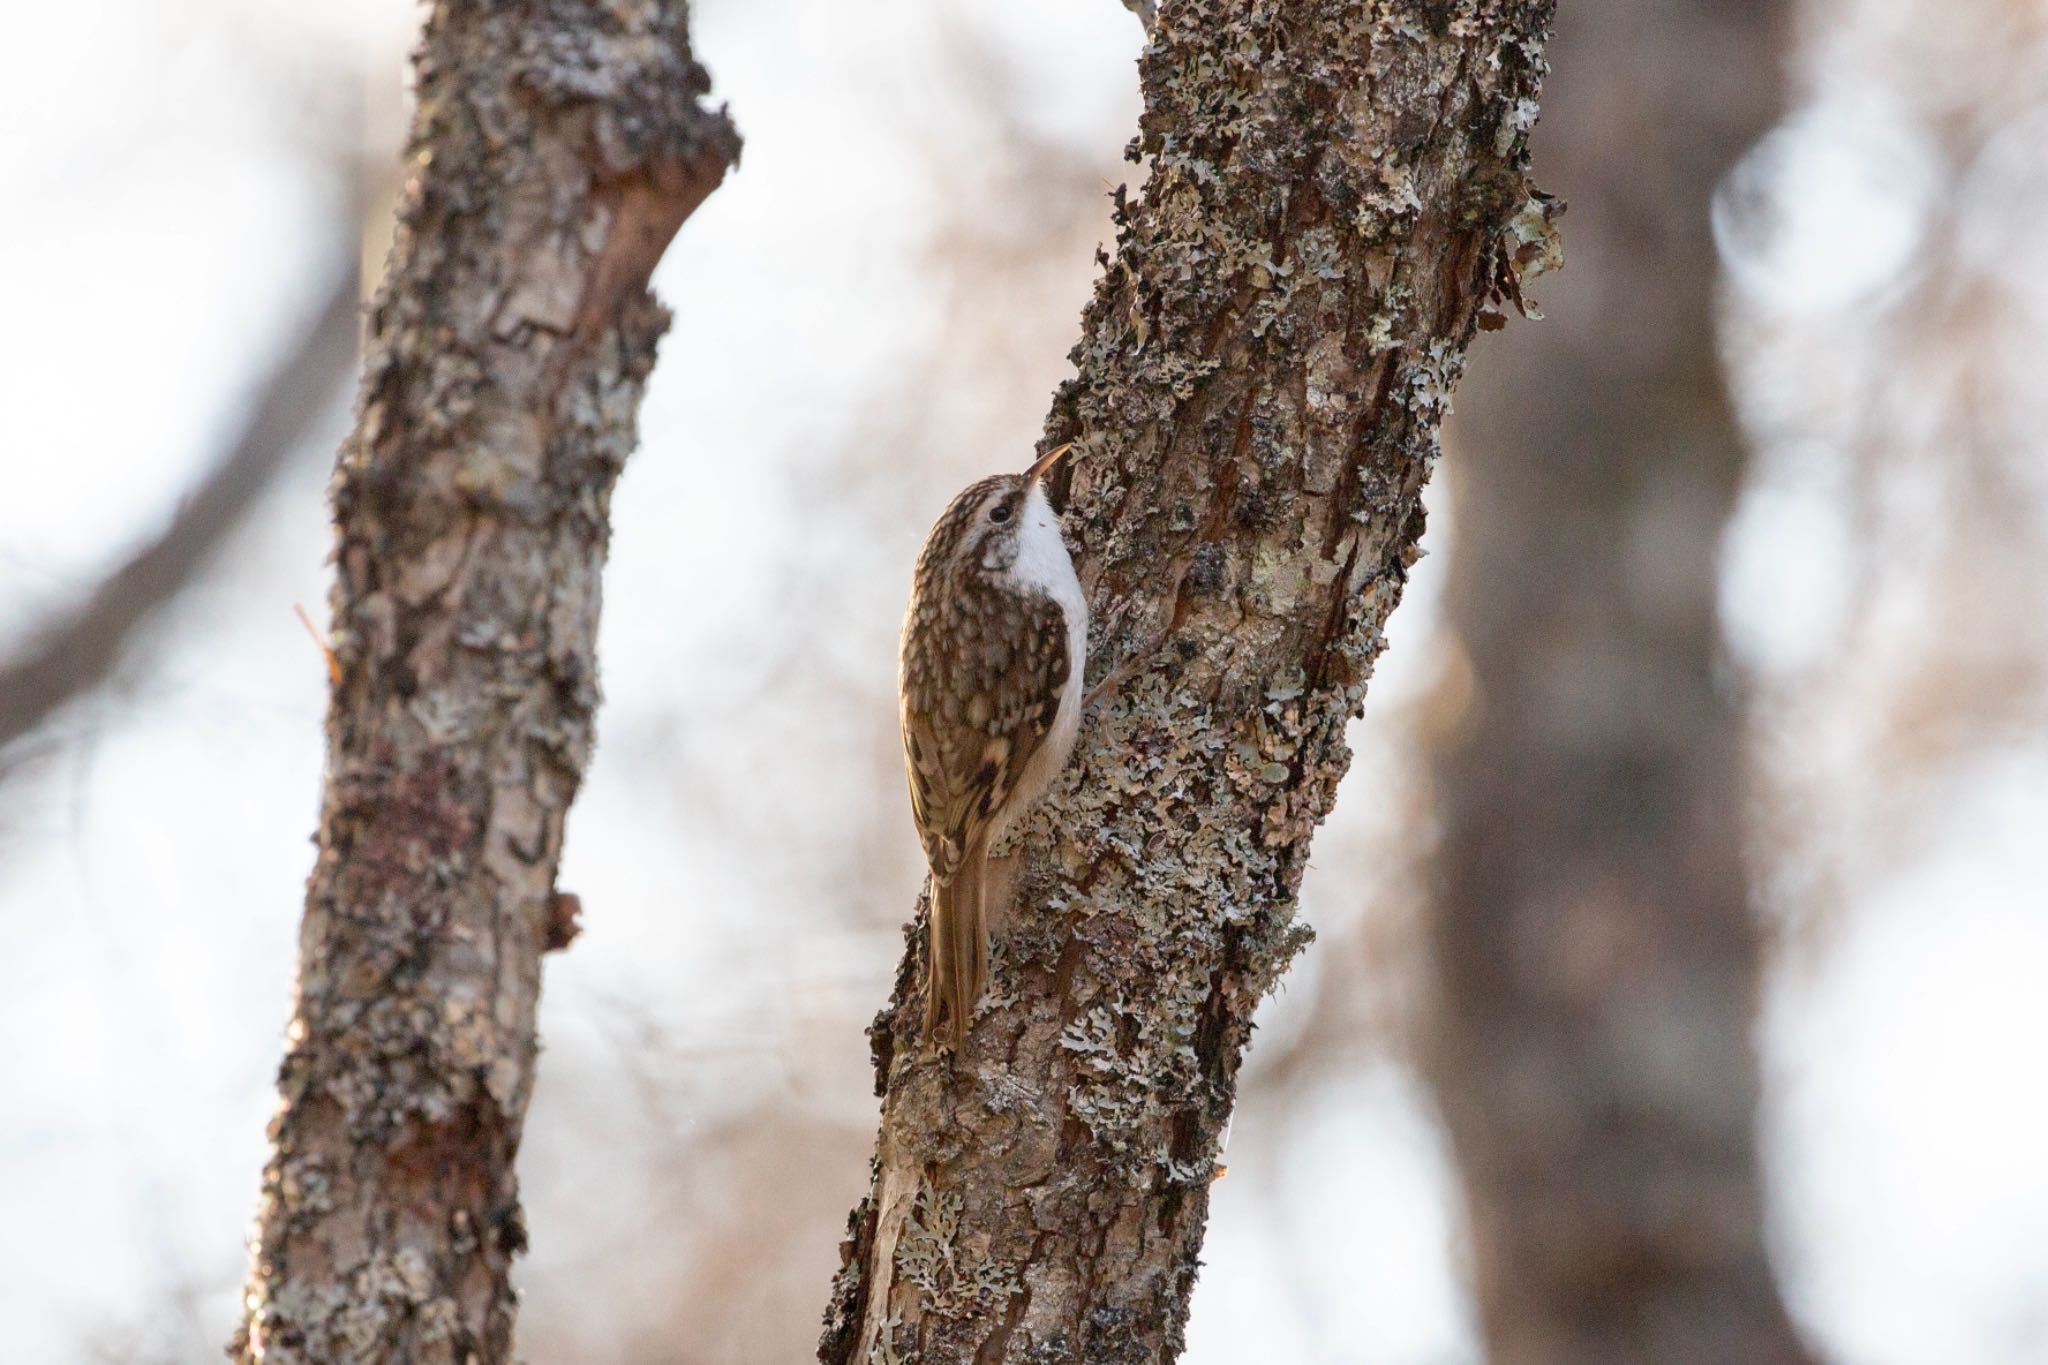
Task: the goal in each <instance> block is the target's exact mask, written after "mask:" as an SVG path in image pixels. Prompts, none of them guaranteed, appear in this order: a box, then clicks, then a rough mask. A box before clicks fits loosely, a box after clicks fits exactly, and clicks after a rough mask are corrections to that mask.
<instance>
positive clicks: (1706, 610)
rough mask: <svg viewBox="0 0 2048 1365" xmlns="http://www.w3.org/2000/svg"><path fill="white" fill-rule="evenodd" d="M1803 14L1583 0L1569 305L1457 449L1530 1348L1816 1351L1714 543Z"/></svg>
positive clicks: (1475, 780) (1486, 1318)
mask: <svg viewBox="0 0 2048 1365" xmlns="http://www.w3.org/2000/svg"><path fill="white" fill-rule="evenodd" d="M1779 19H1780V16H1779V14H1778V12H1777V7H1776V6H1775V5H1772V4H1767V3H1762V2H1761V0H1715V3H1709V4H1698V3H1693V2H1692V0H1584V2H1583V3H1581V4H1577V5H1573V6H1568V7H1567V8H1566V13H1565V16H1564V18H1563V20H1562V22H1561V23H1560V25H1559V31H1558V36H1557V41H1556V43H1555V44H1554V45H1553V56H1554V57H1555V59H1556V62H1557V67H1558V70H1559V72H1560V77H1559V79H1558V80H1557V81H1556V82H1555V83H1554V84H1555V90H1554V92H1553V94H1554V97H1553V99H1552V100H1551V101H1550V102H1549V104H1548V107H1546V109H1545V115H1546V117H1545V119H1544V129H1543V136H1542V139H1541V141H1542V142H1543V143H1544V148H1543V150H1544V155H1545V157H1546V162H1545V165H1546V167H1547V168H1548V170H1547V174H1548V175H1549V176H1550V177H1551V178H1552V179H1553V180H1555V181H1556V182H1557V186H1558V188H1559V189H1560V190H1561V191H1562V193H1563V194H1564V197H1565V198H1567V199H1568V200H1569V201H1570V202H1571V204H1572V212H1571V217H1570V222H1571V224H1572V243H1573V245H1572V258H1573V259H1572V268H1571V270H1570V271H1569V272H1567V274H1566V275H1565V276H1564V277H1562V279H1561V281H1560V282H1559V284H1558V285H1557V287H1556V288H1555V289H1554V290H1549V289H1546V290H1545V297H1544V302H1545V304H1546V306H1547V308H1548V310H1549V312H1550V315H1551V316H1550V320H1549V321H1548V322H1547V323H1546V324H1545V325H1544V326H1543V327H1541V328H1538V329H1535V331H1534V333H1533V334H1532V335H1531V336H1530V337H1529V338H1527V340H1526V341H1525V343H1524V344H1522V345H1520V346H1518V347H1516V348H1514V349H1513V351H1512V353H1511V354H1508V355H1506V356H1503V357H1502V358H1501V362H1500V365H1499V366H1498V367H1497V368H1490V370H1489V373H1488V376H1487V382H1484V383H1479V384H1475V385H1474V386H1473V387H1472V389H1471V390H1470V391H1469V392H1468V394H1467V398H1468V401H1467V403H1466V404H1465V410H1464V412H1463V414H1462V415H1461V418H1460V421H1459V429H1458V431H1457V432H1456V433H1454V437H1453V441H1454V446H1455V448H1456V453H1457V458H1458V461H1459V463H1458V465H1457V469H1458V473H1459V476H1460V477H1459V480H1458V482H1457V489H1458V493H1459V500H1458V503H1457V518H1458V521H1457V525H1458V543H1457V554H1456V561H1457V562H1456V568H1455V570H1454V573H1453V582H1452V586H1451V589H1450V593H1449V603H1448V610H1449V613H1450V617H1451V622H1452V625H1453V627H1454V629H1455V630H1456V631H1457V633H1458V634H1459V636H1460V637H1461V640H1462V643H1463V646H1464V649H1465V651H1466V652H1467V655H1468V657H1469V660H1470V664H1471V669H1472V674H1473V676H1474V678H1475V679H1476V690H1475V691H1474V693H1473V699H1472V700H1471V702H1470V703H1469V705H1468V707H1467V710H1466V713H1465V715H1464V717H1463V719H1462V720H1461V721H1460V723H1459V725H1458V727H1457V728H1456V730H1455V731H1454V733H1453V735H1452V737H1451V738H1450V740H1449V741H1448V742H1447V744H1446V747H1445V748H1444V750H1443V752H1442V753H1441V754H1440V773H1439V777H1440V783H1441V794H1440V802H1441V807H1440V808H1441V811H1442V824H1443V830H1444V835H1443V844H1442V848H1441V851H1440V876H1439V888H1440V890H1439V897H1438V900H1437V903H1436V905H1435V907H1434V910H1433V923H1432V929H1431V937H1432V954H1431V956H1432V960H1433V965H1434V969H1435V972H1436V995H1437V998H1436V1001H1435V1008H1434V1011H1433V1023H1432V1031H1431V1033H1430V1034H1429V1037H1428V1040H1427V1043H1426V1052H1427V1061H1428V1064H1429V1067H1430V1069H1431V1071H1432V1073H1433V1078H1434V1082H1435V1085H1436V1089H1437V1094H1438V1096H1439V1099H1440V1102H1441V1105H1442V1109H1443V1113H1444V1116H1445V1119H1446V1121H1447V1123H1448V1125H1449V1128H1450V1133H1451V1137H1452V1141H1453V1145H1454V1147H1455V1149H1456V1153H1457V1158H1458V1162H1459V1165H1460V1167H1461V1169H1462V1171H1463V1174H1464V1178H1465V1184H1466V1190H1467V1194H1468V1198H1469V1202H1470V1206H1471V1221H1472V1237H1473V1247H1474V1255H1475V1261H1476V1272H1477V1279H1478V1296H1479V1303H1480V1310H1481V1318H1482V1320H1483V1323H1484V1327H1485V1335H1486V1338H1487V1342H1488V1346H1489V1351H1490V1358H1491V1359H1493V1360H1495V1361H1498V1362H1501V1365H1600V1363H1601V1362H1613V1363H1614V1365H1621V1363H1622V1362H1628V1365H1644V1363H1645V1362H1687V1365H1690V1363H1691V1362H1698V1361H1738V1360H1739V1361H1744V1362H1758V1365H1764V1363H1765V1362H1784V1361H1797V1360H1800V1359H1802V1353H1801V1348H1800V1346H1799V1343H1798V1339H1797V1338H1796V1336H1795V1335H1794V1334H1793V1331H1792V1329H1791V1327H1790V1325H1789V1324H1788V1322H1787V1320H1786V1317H1785V1313H1784V1310H1783V1309H1782V1307H1781V1306H1780V1304H1779V1301H1778V1298H1777V1294H1776V1291H1775V1289H1774V1288H1773V1285H1772V1280H1771V1274H1770V1269H1769V1266H1768V1264H1767V1262H1766V1258H1765V1250H1764V1235H1763V1218H1762V1197H1761V1193H1760V1187H1759V1178H1758V1173H1757V1164H1756V1142H1755V1136H1754V1132H1753V1127H1754V1123H1755V1104H1756V1094H1757V1071H1756V1062H1755V1058H1754V1057H1753V1055H1752V1052H1751V1043H1750V1030H1751V1028H1752V1019H1753V1008H1754V1003H1755V994H1756V987H1757V955H1758V944H1757V933H1756V929H1755V926H1754V924H1753V922H1752V918H1751V911H1750V904H1749V899H1748V895H1747V889H1746V884H1745V878H1744V872H1743V865H1742V857H1741V838H1740V835H1741V808H1742V790H1741V781H1740V776H1739V768H1740V728H1739V727H1740V711H1739V708H1738V706H1737V704H1736V702H1735V700H1734V698H1733V697H1731V695H1730V689H1729V685H1728V680H1727V678H1726V677H1725V674H1724V670H1723V668H1722V667H1721V665H1720V664H1719V662H1718V660H1719V649H1720V644H1719V638H1720V637H1719V626H1718V618H1717V615H1716V607H1715V589H1716V578H1715V551H1716V546H1717V543H1718V540H1719V537H1720V534H1721V529H1722V526H1723V523H1724V522H1725V521H1726V519H1727V516H1728V513H1729V510H1730V508H1731V507H1732V505H1733V502H1734V499H1735V495H1736V491H1737V487H1738V484H1739V482H1740V479H1741V475H1742V468H1743V463H1744V449H1743V444H1742V440H1741V437H1740V434H1739V433H1738V431H1737V429H1736V426H1735V423H1734V420H1733V417H1732V415H1731V413H1730V411H1729V406H1728V402H1727V399H1726V396H1725V394H1724V392H1723V388H1722V384H1721V376H1720V373H1719V366H1718V364H1717V358H1716V357H1717V352H1716V342H1715V308H1714V243H1713V238H1712V236H1711V234H1710V231H1709V221H1708V210H1709V198H1710V195H1711V193H1712V191H1713V189H1714V187H1715V185H1716V183H1717V182H1718V181H1719V180H1720V179H1721V177H1722V175H1723V174H1724V173H1725V172H1726V171H1727V169H1728V168H1729V166H1730V165H1731V164H1732V163H1733V162H1734V160H1735V159H1736V158H1737V157H1738V156H1740V155H1741V154H1742V152H1743V151H1745V150H1746V149H1747V148H1748V146H1749V145H1750V144H1751V143H1752V142H1753V141H1754V140H1755V139H1756V138H1757V137H1758V136H1759V135H1760V134H1761V133H1762V132H1763V131H1764V130H1765V129H1766V128H1767V127H1768V126H1769V124H1770V121H1771V119H1772V117H1773V116H1774V114H1775V111H1776V108H1777V103H1778V82H1779V80H1780V71H1779V64H1778V51H1779V48H1778V45H1777V42H1776V41H1775V39H1776V34H1775V32H1774V28H1775V25H1776V24H1777V22H1778V21H1779Z"/></svg>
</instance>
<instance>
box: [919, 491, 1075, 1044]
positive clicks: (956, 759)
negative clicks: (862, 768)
mask: <svg viewBox="0 0 2048 1365" xmlns="http://www.w3.org/2000/svg"><path fill="white" fill-rule="evenodd" d="M1056 454H1057V453H1055V454H1054V455H1049V456H1047V457H1046V458H1044V459H1042V460H1040V461H1039V462H1038V463H1037V464H1035V465H1033V466H1032V468H1031V469H1030V470H1029V471H1027V472H1026V473H1024V474H1003V475H998V476H996V477H994V478H989V479H983V480H982V481H981V482H980V483H977V484H975V485H973V486H972V487H970V488H968V489H967V490H966V491H965V492H963V493H961V494H960V496H959V497H957V498H955V499H954V500H953V503H952V505H951V506H949V507H948V508H947V509H946V511H945V514H944V515H942V516H941V517H940V518H939V520H938V522H937V524H935V525H934V526H933V527H932V530H931V534H930V535H929V536H927V537H926V539H925V544H924V550H923V552H922V553H920V554H919V555H918V559H917V572H916V576H915V578H914V580H913V582H912V585H911V595H910V609H909V611H908V613H907V614H906V615H905V618H904V622H903V657H902V676H901V680H900V681H901V689H902V724H903V759H904V767H905V769H906V771H907V773H908V775H909V779H910V808H911V813H912V815H913V817H914V818H915V819H916V821H917V830H918V837H919V838H920V840H921V841H922V842H923V844H924V854H925V861H926V862H927V863H928V864H929V865H930V868H931V875H932V896H931V920H930V926H929V933H928V939H929V944H930V957H929V963H930V971H929V973H928V975H927V982H926V996H925V1023H926V1032H927V1035H928V1036H929V1037H931V1038H933V1039H934V1040H936V1039H937V1038H938V1037H939V1029H938V1025H939V1021H940V1018H941V1016H942V1014H943V1016H944V1019H945V1037H946V1038H947V1039H948V1040H949V1041H951V1042H952V1043H954V1044H955V1045H956V1046H957V1045H958V1043H959V1042H960V1040H961V1039H962V1038H963V1037H964V1036H965V1035H966V1032H967V1024H968V1021H969V1019H970V1018H971V1017H972V1015H973V1012H974V1006H975V1004H976V1002H977V1001H978V1000H979V999H980V997H981V992H982V989H983V987H984V985H985V983H986V980H987V976H988V908H987V904H986V887H985V877H986V871H987V868H986V864H987V860H988V846H989V844H990V843H991V842H992V841H994V839H995V838H996V837H997V836H998V835H1000V834H1001V833H1002V832H1003V830H1004V829H1005V828H1006V827H1007V826H1008V825H1009V823H1010V822H1011V821H1013V820H1015V819H1016V818H1017V817H1018V816H1020V815H1022V814H1023V813H1024V812H1025V811H1027V810H1028V809H1029V808H1030V806H1031V804H1032V803H1033V802H1035V801H1036V800H1037V799H1038V797H1039V796H1040V795H1041V794H1043V792H1044V791H1045V789H1046V787H1048V786H1050V785H1051V783H1052V780H1053V778H1054V777H1056V776H1058V775H1059V771H1060V769H1061V768H1062V767H1063V766H1064V765H1065V763H1066V760H1067V755H1068V754H1069V753H1070V752H1071V751H1072V749H1073V741H1074V732H1075V730H1076V729H1077V728H1078V726H1079V722H1080V701H1081V677H1082V673H1083V671H1084V665H1085V663H1086V658H1085V654H1086V649H1087V639H1088V611H1087V606H1086V604H1085V603H1084V602H1083V601H1082V598H1081V589H1080V584H1079V582H1078V581H1077V580H1076V579H1075V577H1074V568H1073V562H1072V560H1071V559H1070V558H1069V557H1068V555H1067V549H1066V545H1065V543H1064V542H1063V541H1062V540H1061V539H1060V534H1059V523H1058V521H1057V520H1056V519H1055V518H1054V516H1053V514H1052V508H1051V506H1050V504H1048V503H1047V502H1046V500H1045V494H1044V491H1043V490H1042V489H1041V488H1040V487H1039V485H1038V480H1039V477H1040V475H1041V474H1042V473H1043V472H1044V470H1045V468H1047V467H1048V466H1049V465H1050V464H1051V461H1052V460H1053V459H1054V458H1056Z"/></svg>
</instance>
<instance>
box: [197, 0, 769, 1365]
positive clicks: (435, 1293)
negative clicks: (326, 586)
mask: <svg viewBox="0 0 2048 1365" xmlns="http://www.w3.org/2000/svg"><path fill="white" fill-rule="evenodd" d="M686 19H687V14H686V9H685V5H684V4H683V3H682V0H666V2H664V3H648V4H644V5H640V6H635V7H631V8H617V7H614V8H612V9H597V8H594V7H591V8H586V7H582V6H562V5H556V4H550V3H545V0H524V2H523V3H510V4H486V3H483V2H482V0H441V3H439V4H437V5H436V6H435V8H434V11H433V13H432V15H431V16H430V17H429V19H428V22H427V28H426V36H425V39H424V42H423V44H422V46H421V49H420V52H419V55H418V58H417V59H416V69H417V72H418V78H419V107H418V112H417V114H416V116H415V119H414V124H413V131H412V140H411V157H412V167H411V171H412V174H411V180H410V183H409V185H408V186H407V191H406V197H405V200H404V204H403V207H402V209H401V212H400V221H399V230H398V236H397V240H396V242H395V244H394V246H393V248H392V253H391V258H390V262H389V267H388V271H387V275H386V279H385V283H384V287H383V289H382V291H381V293H380V295H379V297H378V300H377V302H376V305H375V307H374V309H373V311H372V313H371V318H370V336H369V341H368V347H367V352H366V359H365V365H364V376H363V387H362V393H361V397H360V400H359V411H358V415H357V422H356V428H355V432H354V434H353V436H352V437H351V438H350V440H349V441H348V443H347V444H346V446H345V447H344V449H343V451H342V455H341V460H340V466H339V470H338V472H337V475H336V480H335V485H334V508H335V520H336V524H337V529H338V537H337V542H336V550H335V559H336V563H337V573H336V581H335V587H334V597H333V608H334V636H333V653H334V658H333V662H334V665H335V669H336V682H335V684H334V689H333V696H332V704H331V706H330V708H329V713H328V724H327V737H328V754H327V780H326V792H325V797H324V800H323V803H322V811H321V820H320V833H319V854H318V860H317V862H316V864H315V866H314V870H313V874H312V878H311V880H310V883H309V885H308V887H307V895H306V915H305V922H304V925H303V927H302V929H301V933H300V946H299V954H300V956H299V978H298V1000H297V1008H296V1012H295V1015H294V1017H293V1020H292V1024H291V1028H290V1031H289V1034H288V1044H287V1048H286V1052H285V1058H284V1065H283V1068H282V1071H281V1074H280V1076H279V1082H278V1088H279V1090H280V1092H281V1104H280V1107H279V1110H278V1114H277V1116H276V1118H275V1119H274V1120H273V1122H272V1125H271V1136H272V1141H273V1148H272V1154H271V1158H270V1161H269V1163H268V1165H267V1166H266V1167H265V1169H264V1179H263V1195H262V1201H261V1207H260V1211H259V1215H258V1226H257V1229H256V1235H255V1246H254V1254H253V1267H252V1270H251V1272H250V1280H249V1286H248V1291H247V1297H246V1305H245V1317H244V1321H243V1324H242V1327H241V1330H240V1331H239V1332H238V1333H237V1334H236V1340H235V1343H234V1345H233V1347H232V1348H231V1349H232V1350H233V1352H234V1353H235V1355H236V1357H237V1359H239V1360H242V1361H245V1362H254V1361H267V1362H286V1361H292V1362H298V1361H304V1362H322V1363H323V1365H325V1363H327V1362H339V1361H347V1362H382V1361H388V1362H407V1363H411V1365H417V1363H419V1362H437V1361H445V1362H465V1363H467V1362H483V1363H484V1365H490V1363H491V1362H499V1361H505V1360H508V1359H510V1352H511V1337H512V1319H513V1296H512V1290H511V1288H510V1285H509V1283H508V1272H509V1270H510V1267H511V1262H512V1258H513V1257H514V1256H515V1255H516V1254H517V1253H518V1252H519V1250H520V1249H521V1247H522V1245H523V1242H524V1233H523V1231H522V1229H521V1220H520V1210H519V1199H518V1192H517V1185H516V1181H515V1177H514V1173H513V1157H514V1154H515V1153H516V1151H517V1149H518V1146H519V1134H520V1127H521V1124H522V1121H523V1119H524V1117H525V1112H526V1104H527V1098H528V1096H529V1095H530V1093H531V1091H532V1086H533V1064H534V1056H535V1050H536V1049H535V1039H534V1010H535V1005H536V1003H537V1000H538V997H539V990H540V958H541V953H542V952H543V950H544V949H545V948H546V947H548V946H550V940H551V939H557V938H560V937H562V936H563V931H564V928H565V926H564V924H563V923H562V921H563V919H564V908H565V907H568V906H573V900H572V899H571V898H566V897H562V896H558V895H557V893H556V890H555V870H556V865H557V861H558V859H559V856H560V852H561V846H562V820H563V817H564V815H565V814H566V812H567V810H568V807H569V802H570V800H571V798H572V797H573V796H574V795H575V792H576V787H577V784H578V782H579V781H580V779H581V777H582V775H583V769H584V765H585V762H586V760H587V759H588V756H589V753H590V745H591V722H592V713H593V711H594V709H595V707H596V704H597V667H596V657H595V644H596V634H597V619H598V575H599V571H600V569H601V568H602V566H603V563H604V555H605V544H606V537H607V521H606V518H607V509H608V504H609V500H610V496H611V489H612V484H613V480H614V479H615V478H616V477H617V475H618V472H619V469H620V467H621V465H622V464H623V462H624V460H625V458H626V456H627V454H628V452H630V451H631V449H632V447H633V443H634V439H635V431H634V423H635V415H636V412H637V409H638V406H639V402H640V394H641V389H642V386H643V385H644V383H645V381H646V378H647V374H648V371H649V369H650V367H651V366H652V365H653V363H654V347H655V342H656V340H657V338H658V337H659V336H660V334H661V333H662V331H663V330H664V329H665V327H666V326H667V320H668V318H667V313H666V312H665V311H664V310H663V309H662V307H661V306H660V305H659V304H658V303H656V302H655V301H654V299H653V298H652V296H651V295H649V294H648V293H647V291H646V281H647V276H648V272H649V271H650V270H652V269H653V266H654V263H655V261H656V260H657V259H658V258H659V256H660V254H661V252H662V250H663V248H664V247H665V246H666V245H667V243H668V240H669V238H670V237H671V236H672V235H673V234H674V232H675V230H676V228H677V227H679V226H680V225H681V223H682V222H683V220H684V219H685V218H686V217H688V216H689V214H690V213H691V212H692V211H693V210H694V209H695V208H696V206H697V205H698V204H699V203H700V202H702V200H703V198H704V196H705V195H707V194H708V193H710V191H711V190H712V189H713V188H714V187H715V186H716V185H717V184H718V182H719V180H720V179H721V178H722V177H723V175H724V173H725V171H726V169H727V167H728V166H729V165H731V164H732V163H733V162H734V160H735V159H736V158H737V156H738V151H739V140H738V137H737V135H736V134H735V133H734V131H733V129H732V126H731V124H730V123H729V122H728V121H727V120H726V118H725V116H724V114H723V113H722V112H721V113H712V112H709V111H707V110H705V109H703V108H701V107H700V106H699V104H698V97H699V96H701V95H702V94H703V93H704V92H705V91H706V90H707V89H708V88H709V81H708V78H707V77H706V76H705V74H704V71H703V68H701V67H700V66H698V65H697V64H696V62H695V61H694V60H693V59H692V57H691V54H690V46H689V40H688V36H687V33H686Z"/></svg>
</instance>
